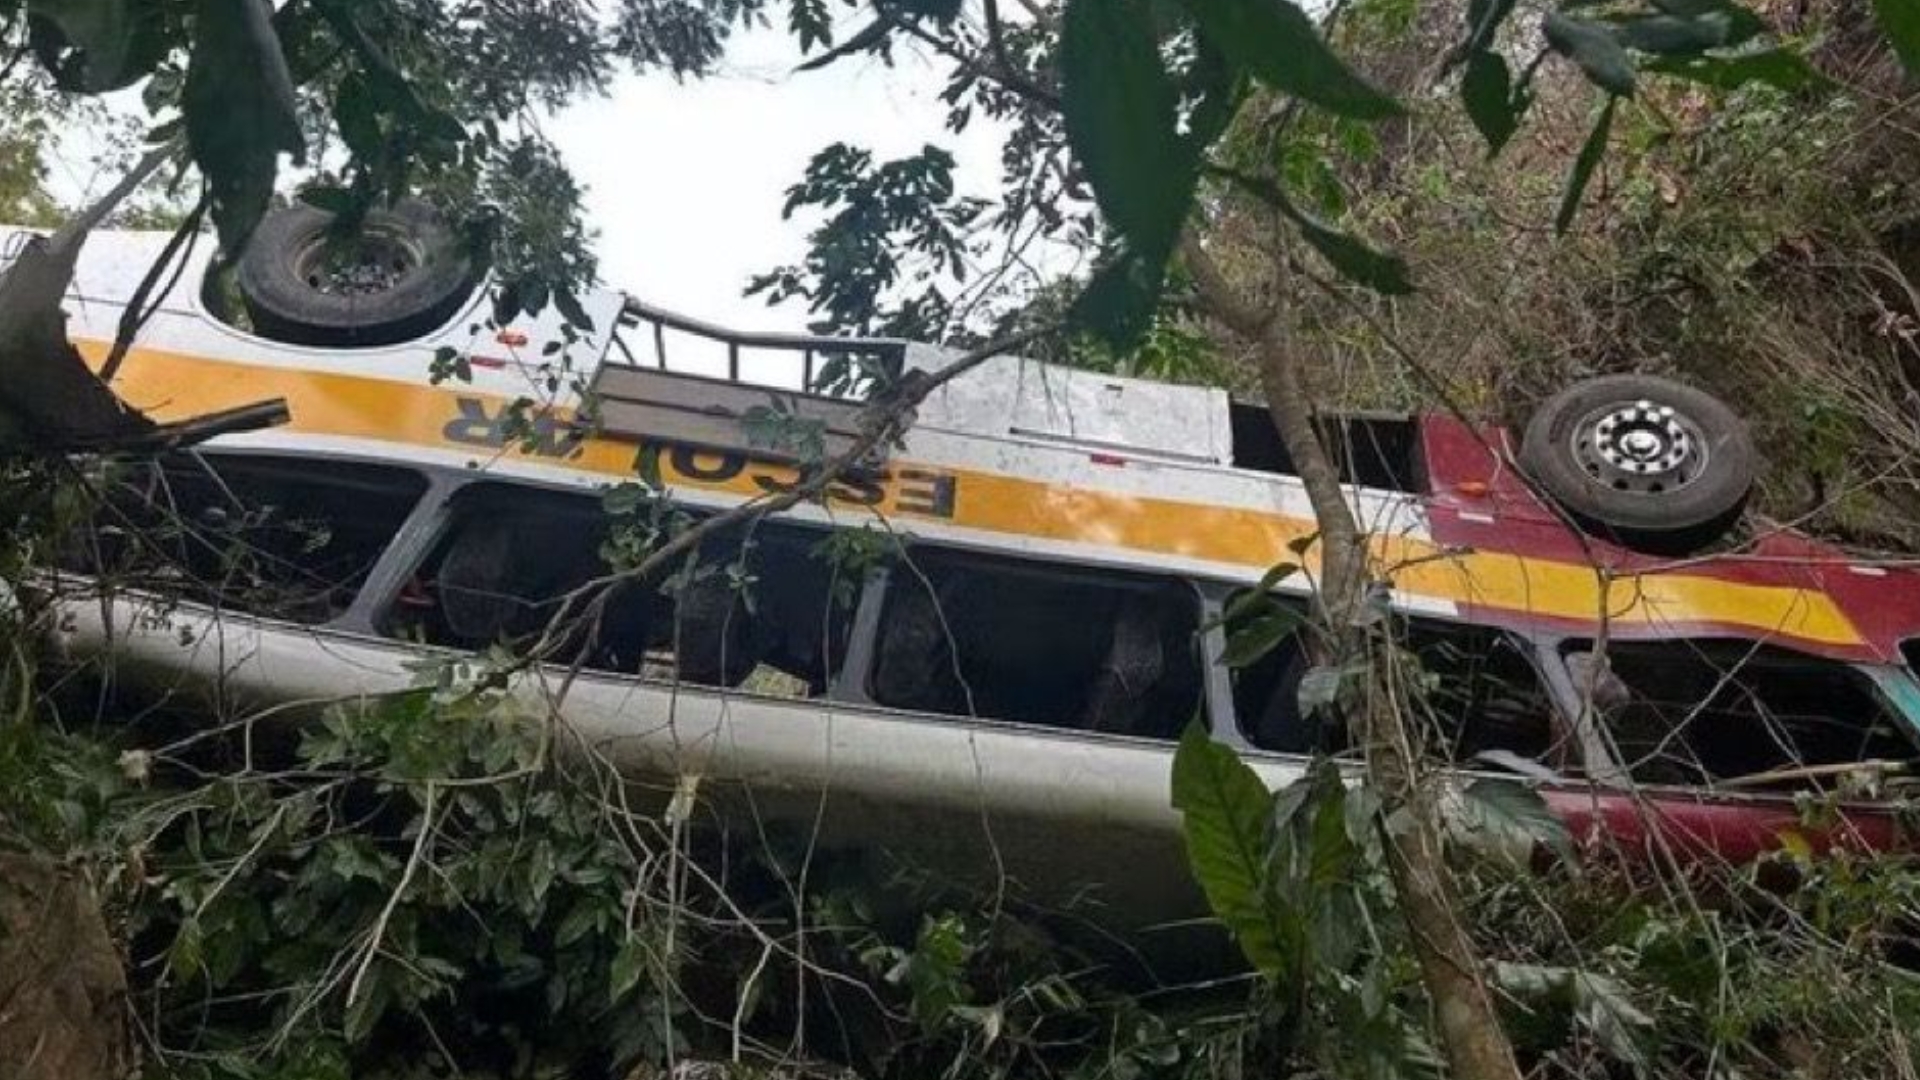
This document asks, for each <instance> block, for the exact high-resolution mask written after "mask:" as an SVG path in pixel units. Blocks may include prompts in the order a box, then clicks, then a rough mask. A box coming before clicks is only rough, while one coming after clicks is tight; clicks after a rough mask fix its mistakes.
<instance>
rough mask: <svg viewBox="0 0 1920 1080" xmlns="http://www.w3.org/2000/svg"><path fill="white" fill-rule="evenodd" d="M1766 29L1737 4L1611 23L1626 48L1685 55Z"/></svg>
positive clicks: (1732, 42)
mask: <svg viewBox="0 0 1920 1080" xmlns="http://www.w3.org/2000/svg"><path fill="white" fill-rule="evenodd" d="M1765 29H1766V24H1765V23H1762V22H1761V21H1760V18H1759V16H1757V15H1755V14H1753V13H1752V12H1750V11H1746V10H1744V9H1741V8H1737V7H1732V6H1728V7H1724V8H1717V9H1714V10H1709V11H1703V12H1700V13H1698V14H1693V15H1673V14H1661V15H1640V16H1636V17H1634V18H1630V19H1622V20H1620V21H1619V22H1617V23H1615V24H1614V35H1615V37H1616V39H1617V40H1618V41H1619V42H1620V43H1621V44H1622V45H1625V46H1626V47H1627V48H1629V49H1638V50H1640V51H1641V52H1646V53H1659V54H1663V55H1676V56H1687V55H1697V54H1699V53H1701V52H1704V51H1705V50H1707V49H1725V48H1731V47H1733V46H1735V45H1739V44H1742V43H1743V42H1746V41H1749V40H1751V39H1752V38H1753V37H1754V35H1756V34H1758V33H1760V32H1761V31H1763V30H1765Z"/></svg>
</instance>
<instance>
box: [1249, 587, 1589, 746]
mask: <svg viewBox="0 0 1920 1080" xmlns="http://www.w3.org/2000/svg"><path fill="white" fill-rule="evenodd" d="M1280 602H1281V603H1283V604H1287V605H1290V606H1295V607H1296V609H1297V610H1299V612H1300V614H1301V616H1302V618H1304V607H1303V606H1301V605H1297V602H1295V601H1290V600H1284V601H1280ZM1394 625H1395V627H1396V630H1395V633H1393V634H1392V635H1391V639H1392V640H1393V642H1394V643H1395V644H1394V645H1393V647H1392V648H1391V649H1388V648H1376V649H1374V650H1372V652H1371V654H1370V657H1371V658H1370V660H1369V662H1370V663H1385V664H1389V665H1391V677H1392V679H1393V681H1394V684H1395V686H1396V688H1397V701H1398V702H1399V703H1400V704H1401V705H1402V707H1403V708H1405V709H1406V710H1407V713H1406V715H1407V716H1408V718H1409V719H1410V720H1412V721H1414V725H1413V727H1414V730H1415V731H1416V733H1417V734H1418V735H1419V736H1421V737H1422V739H1423V741H1424V742H1426V743H1427V745H1428V747H1429V748H1430V750H1431V751H1432V752H1433V753H1435V754H1437V755H1439V756H1441V757H1444V758H1446V759H1448V760H1451V761H1456V762H1460V763H1462V764H1468V765H1472V764H1485V765H1494V766H1498V767H1503V768H1512V769H1519V770H1522V771H1533V770H1534V768H1535V767H1536V766H1537V767H1538V768H1540V769H1544V770H1550V771H1552V772H1554V773H1557V774H1561V775H1567V774H1572V773H1577V772H1579V771H1580V767H1581V766H1580V758H1579V754H1578V753H1577V751H1576V750H1575V749H1574V746H1573V743H1572V740H1571V739H1570V738H1568V731H1569V729H1568V727H1567V725H1565V724H1564V723H1563V722H1562V721H1561V718H1560V715H1559V713H1558V712H1557V711H1556V710H1555V709H1554V707H1553V702H1552V697H1551V695H1550V694H1549V692H1548V690H1547V688H1546V685H1545V683H1544V682H1543V681H1542V679H1541V678H1540V673H1539V671H1538V669H1537V668H1536V667H1535V666H1534V661H1533V658H1532V650H1531V647H1530V646H1528V645H1527V644H1526V643H1525V642H1524V641H1522V640H1521V639H1518V638H1515V637H1513V636H1512V635H1510V634H1507V633H1505V632H1502V631H1499V630H1495V629H1490V628H1487V627H1478V626H1468V625H1464V624H1457V623H1447V622H1442V621H1439V620H1427V619H1408V620H1396V622H1395V624H1394ZM1228 630H1229V632H1230V633H1231V631H1232V630H1233V628H1232V627H1229V628H1228ZM1307 633H1308V631H1307V630H1305V629H1302V630H1301V631H1300V632H1299V633H1296V634H1295V635H1293V636H1292V637H1289V638H1287V639H1285V640H1284V641H1282V642H1281V643H1280V644H1279V645H1278V646H1277V647H1275V648H1274V649H1273V650H1272V651H1271V652H1269V653H1267V654H1266V655H1265V656H1263V657H1261V658H1260V659H1259V660H1258V661H1256V662H1255V663H1253V664H1250V665H1248V666H1246V667H1244V668H1240V669H1238V670H1235V671H1233V672H1232V673H1231V680H1232V684H1233V700H1234V711H1235V713H1236V714H1237V716H1238V718H1239V723H1240V732H1241V734H1242V735H1243V736H1245V737H1246V739H1247V741H1248V742H1250V743H1252V744H1253V745H1254V746H1256V747H1259V748H1260V749H1263V750H1272V751H1275V752H1278V753H1290V754H1305V753H1316V752H1317V753H1341V752H1345V751H1347V750H1349V749H1351V746H1352V741H1351V739H1349V737H1348V734H1347V732H1346V730H1345V729H1344V728H1343V727H1341V726H1340V724H1339V721H1338V720H1337V719H1334V718H1331V717H1328V716H1326V715H1325V714H1324V710H1322V712H1321V713H1320V714H1314V715H1309V714H1308V713H1307V712H1306V711H1305V710H1304V709H1303V708H1302V707H1301V705H1300V686H1301V681H1302V680H1303V679H1304V677H1305V676H1306V674H1307V672H1308V671H1309V670H1310V669H1311V667H1312V663H1311V661H1310V660H1309V659H1308V657H1307V653H1306V646H1307V638H1306V634H1307ZM1529 763H1531V764H1529Z"/></svg>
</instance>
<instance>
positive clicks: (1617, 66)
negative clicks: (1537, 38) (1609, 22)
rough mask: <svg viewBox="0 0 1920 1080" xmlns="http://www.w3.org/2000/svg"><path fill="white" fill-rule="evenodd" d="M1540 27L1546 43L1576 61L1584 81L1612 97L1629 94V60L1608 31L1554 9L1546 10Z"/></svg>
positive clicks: (1631, 93)
mask: <svg viewBox="0 0 1920 1080" xmlns="http://www.w3.org/2000/svg"><path fill="white" fill-rule="evenodd" d="M1541 29H1542V30H1543V31H1545V33H1546V36H1547V44H1549V45H1551V46H1553V50H1554V51H1555V52H1557V53H1559V54H1560V55H1562V56H1565V57H1567V58H1568V59H1570V60H1572V61H1573V62H1574V63H1575V64H1578V65H1580V70H1581V71H1583V72H1586V75H1587V79H1588V81H1590V82H1592V83H1593V84H1594V85H1595V86H1598V87H1599V88H1601V89H1602V90H1605V91H1606V92H1607V93H1609V94H1612V95H1614V96H1615V97H1632V96H1633V61H1632V60H1631V59H1630V58H1628V56H1627V50H1626V48H1625V47H1624V46H1622V45H1621V44H1620V41H1619V39H1618V38H1616V37H1614V36H1613V33H1612V31H1610V30H1608V29H1607V28H1606V27H1604V26H1601V25H1600V24H1599V23H1591V22H1588V21H1586V20H1585V19H1576V18H1573V17H1572V16H1570V15H1566V14H1563V13H1562V12H1558V11H1549V12H1548V13H1547V18H1546V21H1545V22H1544V23H1543V24H1542V26H1541Z"/></svg>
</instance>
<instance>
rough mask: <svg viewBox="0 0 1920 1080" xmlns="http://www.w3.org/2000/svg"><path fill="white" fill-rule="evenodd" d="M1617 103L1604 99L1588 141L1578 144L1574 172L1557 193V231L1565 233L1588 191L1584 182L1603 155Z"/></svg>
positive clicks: (1555, 224)
mask: <svg viewBox="0 0 1920 1080" xmlns="http://www.w3.org/2000/svg"><path fill="white" fill-rule="evenodd" d="M1619 103H1620V99H1619V98H1617V97H1608V98H1607V104H1606V105H1605V106H1604V107H1603V108H1601V110H1600V116H1599V118H1598V119H1596V120H1595V121H1594V122H1593V130H1592V131H1589V132H1588V133H1587V141H1586V142H1585V143H1584V144H1583V145H1582V146H1581V147H1580V156H1579V157H1577V158H1575V159H1574V162H1573V171H1572V172H1570V173H1568V174H1567V189H1566V191H1565V192H1563V193H1562V194H1561V196H1560V212H1559V213H1557V214H1555V215H1554V217H1553V231H1554V232H1556V233H1560V234H1563V235H1564V234H1565V233H1566V231H1567V228H1568V227H1569V226H1571V225H1572V224H1573V219H1574V216H1575V215H1577V214H1578V213H1579V212H1580V200H1581V198H1582V197H1583V196H1585V195H1586V193H1587V183H1588V181H1590V180H1592V179H1593V170H1594V169H1596V168H1598V167H1599V165H1600V159H1601V158H1602V157H1604V156H1606V152H1607V138H1608V137H1609V136H1610V135H1612V134H1613V109H1614V106H1616V105H1618V104H1619Z"/></svg>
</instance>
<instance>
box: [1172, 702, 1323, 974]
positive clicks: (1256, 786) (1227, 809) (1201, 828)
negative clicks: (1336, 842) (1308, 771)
mask: <svg viewBox="0 0 1920 1080" xmlns="http://www.w3.org/2000/svg"><path fill="white" fill-rule="evenodd" d="M1173 807H1174V809H1176V810H1178V811H1180V812H1181V814H1182V816H1183V820H1184V825H1183V831H1184V832H1185V834H1186V840H1187V861H1188V864H1189V865H1190V866H1191V867H1192V868H1193V876H1194V879H1195V880H1196V881H1198V882H1199V883H1200V888H1201V890H1202V891H1203V892H1205V893H1206V895H1207V903H1208V905H1209V906H1211V907H1212V909H1213V913H1214V915H1215V916H1217V917H1218V918H1219V919H1220V921H1221V922H1223V923H1225V924H1226V926H1227V929H1228V930H1230V931H1232V933H1233V936H1234V939H1235V940H1236V941H1238V942H1239V943H1240V949H1241V951H1242V952H1244V953H1246V955H1247V959H1248V960H1249V961H1250V962H1251V963H1252V964H1253V966H1254V967H1255V968H1256V969H1257V970H1259V971H1260V972H1261V973H1263V974H1266V975H1269V976H1276V977H1277V976H1279V975H1280V974H1282V973H1283V972H1285V971H1286V970H1287V969H1288V967H1289V966H1290V960H1289V958H1290V957H1291V956H1292V955H1293V953H1294V942H1295V940H1296V938H1297V930H1296V928H1295V927H1294V926H1292V925H1290V922H1289V919H1288V917H1287V914H1286V913H1285V912H1284V911H1282V910H1281V908H1280V906H1279V905H1278V904H1277V903H1276V902H1275V898H1274V896H1273V894H1272V891H1271V890H1270V888H1269V887H1268V880H1269V879H1268V867H1267V852H1268V849H1269V847H1270V846H1271V845H1272V840H1273V831H1272V828H1273V826H1272V821H1273V819H1272V809H1273V796H1272V794H1271V793H1270V792H1269V791H1268V790H1267V785H1266V784H1264V783H1262V782H1261V780H1260V777H1259V775H1258V774H1256V773H1255V772H1254V771H1253V769H1252V768H1251V767H1249V766H1248V765H1247V763H1246V762H1244V761H1241V760H1240V757H1239V755H1238V754H1235V753H1234V752H1233V751H1232V750H1231V749H1230V748H1228V747H1226V746H1222V745H1221V744H1219V743H1217V742H1214V741H1213V739H1212V738H1211V737H1210V736H1208V734H1207V731H1206V729H1205V728H1203V727H1201V726H1200V725H1199V724H1198V723H1194V724H1190V725H1188V727H1187V731H1186V734H1185V735H1183V736H1181V738H1180V746H1179V749H1177V750H1176V751H1174V755H1173Z"/></svg>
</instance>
